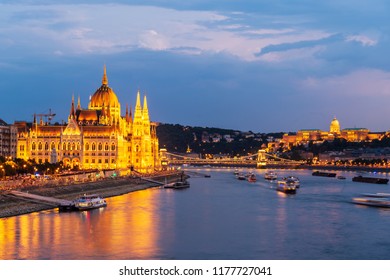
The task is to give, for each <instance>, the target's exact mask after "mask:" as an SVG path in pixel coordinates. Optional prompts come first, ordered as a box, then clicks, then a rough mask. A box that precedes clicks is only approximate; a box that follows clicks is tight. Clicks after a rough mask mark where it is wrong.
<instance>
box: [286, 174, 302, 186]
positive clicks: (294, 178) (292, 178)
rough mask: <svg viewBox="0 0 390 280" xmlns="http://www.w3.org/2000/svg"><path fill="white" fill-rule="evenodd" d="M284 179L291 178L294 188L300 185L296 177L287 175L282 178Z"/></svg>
mask: <svg viewBox="0 0 390 280" xmlns="http://www.w3.org/2000/svg"><path fill="white" fill-rule="evenodd" d="M284 180H292V181H293V182H294V183H295V187H296V188H299V187H300V186H301V181H299V178H298V177H295V176H288V177H286V178H284Z"/></svg>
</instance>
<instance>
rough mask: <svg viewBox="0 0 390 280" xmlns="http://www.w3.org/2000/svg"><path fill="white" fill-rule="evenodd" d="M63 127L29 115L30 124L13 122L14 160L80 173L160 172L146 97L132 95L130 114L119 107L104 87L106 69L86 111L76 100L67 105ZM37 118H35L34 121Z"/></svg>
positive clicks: (157, 147)
mask: <svg viewBox="0 0 390 280" xmlns="http://www.w3.org/2000/svg"><path fill="white" fill-rule="evenodd" d="M69 111H70V112H69V116H68V122H67V123H66V124H62V125H61V124H54V125H52V124H50V122H44V121H43V120H42V116H41V119H39V118H37V115H34V120H33V122H32V124H31V123H30V125H28V124H27V123H26V122H18V123H15V125H16V126H17V127H18V144H17V157H18V158H22V159H25V160H29V159H32V160H35V161H36V162H37V163H44V162H50V163H57V162H61V161H62V163H63V165H64V166H67V167H70V168H79V169H84V170H85V169H117V170H130V169H132V170H135V171H138V172H140V173H150V172H153V171H155V170H159V169H160V168H161V162H160V156H159V143H158V139H157V135H156V124H155V123H153V122H151V121H150V119H149V111H148V104H147V99H146V96H144V98H143V103H142V105H141V96H140V92H139V91H138V92H137V97H136V103H135V108H134V112H133V113H132V112H131V109H130V110H129V108H128V106H126V112H125V114H124V116H122V115H121V104H120V103H119V101H118V97H117V96H116V94H115V93H114V91H113V90H112V89H111V88H110V87H109V86H108V79H107V73H106V67H104V73H103V79H102V85H101V86H100V87H99V88H98V89H97V90H96V92H95V93H94V94H93V95H92V96H91V97H90V101H89V104H88V108H83V107H82V106H81V104H80V98H78V101H77V104H76V103H75V100H74V97H72V101H71V103H70V110H69ZM38 117H39V116H38Z"/></svg>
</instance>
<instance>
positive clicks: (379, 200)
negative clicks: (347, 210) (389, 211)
mask: <svg viewBox="0 0 390 280" xmlns="http://www.w3.org/2000/svg"><path fill="white" fill-rule="evenodd" d="M352 202H353V203H355V204H361V205H367V206H374V207H385V208H389V207H390V200H389V199H388V198H384V197H354V198H352Z"/></svg>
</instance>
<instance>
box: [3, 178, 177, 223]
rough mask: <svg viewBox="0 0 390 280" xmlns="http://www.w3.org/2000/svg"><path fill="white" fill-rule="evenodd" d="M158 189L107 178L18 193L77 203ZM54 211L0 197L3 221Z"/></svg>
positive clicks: (26, 188) (139, 181)
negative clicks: (85, 197) (83, 198)
mask: <svg viewBox="0 0 390 280" xmlns="http://www.w3.org/2000/svg"><path fill="white" fill-rule="evenodd" d="M181 176H182V172H165V173H157V174H155V175H153V176H151V177H148V178H149V179H152V180H154V181H157V182H161V184H164V183H165V181H167V182H172V181H175V180H177V179H179V178H180V177H181ZM156 186H158V184H157V183H152V182H148V181H145V180H143V179H142V177H120V178H115V179H114V178H107V179H103V180H98V181H94V182H87V183H73V184H69V185H63V186H58V185H45V186H38V187H36V186H24V187H20V188H17V189H15V190H18V191H22V192H29V193H32V194H37V195H42V196H49V197H55V198H62V199H68V200H74V199H75V198H76V197H78V196H80V195H83V194H85V193H97V194H99V195H101V196H102V197H105V198H107V197H112V196H118V195H123V194H126V193H130V192H134V191H139V190H144V189H147V188H152V187H156ZM54 208H56V207H55V206H53V205H45V204H42V203H35V202H31V201H26V200H22V199H20V198H16V197H12V196H10V195H8V194H7V191H6V190H5V191H1V193H0V218H6V217H11V216H17V215H23V214H28V213H32V212H37V211H42V210H49V209H54Z"/></svg>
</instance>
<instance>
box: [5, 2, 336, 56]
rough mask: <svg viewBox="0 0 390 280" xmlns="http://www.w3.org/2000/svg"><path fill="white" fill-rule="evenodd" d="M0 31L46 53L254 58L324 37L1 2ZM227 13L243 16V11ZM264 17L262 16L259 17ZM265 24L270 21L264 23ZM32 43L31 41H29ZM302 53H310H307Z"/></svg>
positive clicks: (131, 10)
mask: <svg viewBox="0 0 390 280" xmlns="http://www.w3.org/2000/svg"><path fill="white" fill-rule="evenodd" d="M0 10H2V14H3V17H2V18H0V26H2V28H0V36H1V37H2V38H4V39H3V40H8V41H10V42H13V44H17V45H20V46H29V47H30V48H31V47H32V48H36V49H38V50H42V49H43V50H45V51H49V52H50V53H61V54H69V53H115V52H122V51H128V50H132V49H134V48H146V49H152V50H171V51H176V52H177V51H180V52H185V53H188V54H199V53H202V52H205V53H226V54H228V55H232V56H236V57H238V58H240V59H242V60H247V61H253V60H267V59H268V61H272V60H278V61H280V60H282V59H283V58H284V57H283V55H281V54H278V55H276V54H273V55H274V56H278V58H277V59H276V58H270V57H271V56H272V55H270V54H269V55H267V56H265V57H258V56H256V54H257V53H258V52H259V51H260V50H261V49H262V48H264V47H266V46H269V45H278V44H286V43H295V42H300V41H307V40H319V39H322V38H326V37H327V36H329V33H327V32H323V31H321V30H310V29H304V28H301V29H298V28H294V29H292V28H286V27H285V25H284V24H283V27H280V26H278V24H276V28H258V27H250V26H249V25H248V24H244V23H237V24H232V23H231V21H230V19H231V18H229V17H228V16H226V15H224V14H221V13H217V12H209V11H185V10H184V11H179V10H174V9H167V8H159V7H153V6H130V5H119V4H118V5H116V4H106V5H85V4H83V5H48V6H37V5H34V6H22V5H0ZM229 16H231V17H234V16H239V18H240V20H242V19H243V18H244V17H245V14H243V13H238V14H235V13H230V14H229ZM261 20H265V19H261ZM266 23H267V25H268V26H269V22H265V24H266ZM31 42H33V43H31ZM302 55H303V54H302ZM307 55H312V54H310V53H307Z"/></svg>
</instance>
